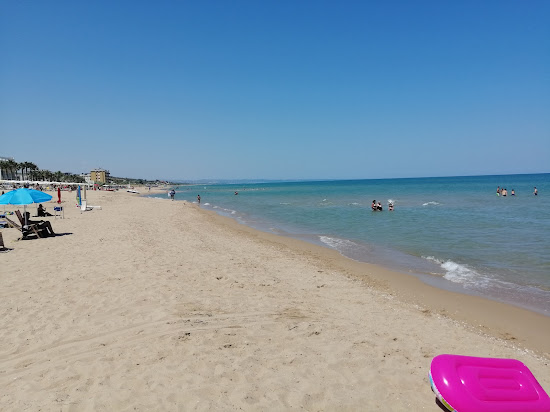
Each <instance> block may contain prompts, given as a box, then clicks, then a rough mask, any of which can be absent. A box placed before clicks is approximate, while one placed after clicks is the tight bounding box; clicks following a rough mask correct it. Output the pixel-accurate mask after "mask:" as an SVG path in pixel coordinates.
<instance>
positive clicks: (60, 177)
mask: <svg viewBox="0 0 550 412" xmlns="http://www.w3.org/2000/svg"><path fill="white" fill-rule="evenodd" d="M53 175H54V178H55V181H56V182H61V180H63V177H64V176H65V174H64V173H63V172H61V171H60V170H58V171H57V172H55V173H54V174H53Z"/></svg>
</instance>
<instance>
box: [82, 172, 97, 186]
mask: <svg viewBox="0 0 550 412" xmlns="http://www.w3.org/2000/svg"><path fill="white" fill-rule="evenodd" d="M79 176H80V177H81V178H83V179H84V181H85V182H86V183H88V184H93V183H94V181H93V180H92V176H91V174H90V173H80V175H79Z"/></svg>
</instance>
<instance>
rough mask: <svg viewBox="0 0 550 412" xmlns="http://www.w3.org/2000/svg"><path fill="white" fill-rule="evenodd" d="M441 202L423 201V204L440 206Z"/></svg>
mask: <svg viewBox="0 0 550 412" xmlns="http://www.w3.org/2000/svg"><path fill="white" fill-rule="evenodd" d="M440 204H441V203H438V202H427V203H422V206H439V205H440Z"/></svg>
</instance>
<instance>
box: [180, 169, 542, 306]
mask: <svg viewBox="0 0 550 412" xmlns="http://www.w3.org/2000/svg"><path fill="white" fill-rule="evenodd" d="M497 186H500V187H501V188H506V189H507V190H508V196H507V197H502V196H497V195H496V189H497ZM534 186H536V187H537V188H538V192H539V194H538V196H534V195H533V188H534ZM512 189H514V190H515V193H516V195H515V196H511V191H512ZM176 191H177V194H176V199H177V200H188V201H193V202H196V201H197V195H198V194H200V196H201V207H203V208H206V209H212V210H215V211H217V212H218V213H220V214H223V215H227V216H231V217H233V218H235V219H237V220H238V221H239V222H241V223H243V224H246V225H249V226H252V227H255V228H258V229H261V230H265V231H270V232H273V233H277V234H282V235H287V236H293V237H297V238H301V239H305V240H308V241H311V242H314V243H319V244H323V245H325V246H328V247H331V248H334V249H337V250H338V251H340V252H341V253H342V254H343V255H346V256H348V257H351V258H353V259H356V260H359V261H365V262H371V263H377V264H381V265H384V266H387V267H390V268H392V269H397V270H399V271H402V272H405V273H411V274H414V275H416V276H419V277H420V278H421V279H422V280H424V281H426V282H428V283H431V284H434V285H436V286H438V287H441V288H446V289H450V290H455V291H459V292H465V293H470V294H478V295H482V296H486V297H489V298H492V299H496V300H501V301H505V302H508V303H513V304H516V305H519V306H523V307H527V308H530V309H533V310H536V311H538V312H541V313H544V314H546V315H549V316H550V174H535V175H507V176H474V177H441V178H413V179H382V180H351V181H323V182H318V181H315V182H294V183H288V182H285V183H254V184H223V185H222V184H212V185H205V184H201V185H193V186H180V187H178V188H176ZM235 191H237V192H238V195H235ZM374 199H376V200H377V201H381V203H382V205H383V207H384V210H383V211H382V212H372V211H371V208H370V205H371V202H372V201H373V200H374ZM389 199H391V200H393V202H394V204H395V210H394V211H393V212H390V211H388V200H389Z"/></svg>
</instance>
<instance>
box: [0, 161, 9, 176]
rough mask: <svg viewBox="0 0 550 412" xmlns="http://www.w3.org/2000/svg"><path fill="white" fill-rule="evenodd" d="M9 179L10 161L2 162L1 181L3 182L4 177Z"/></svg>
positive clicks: (0, 165) (0, 166)
mask: <svg viewBox="0 0 550 412" xmlns="http://www.w3.org/2000/svg"><path fill="white" fill-rule="evenodd" d="M3 176H4V177H6V178H7V177H8V161H7V160H0V180H3V179H4V177H3Z"/></svg>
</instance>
